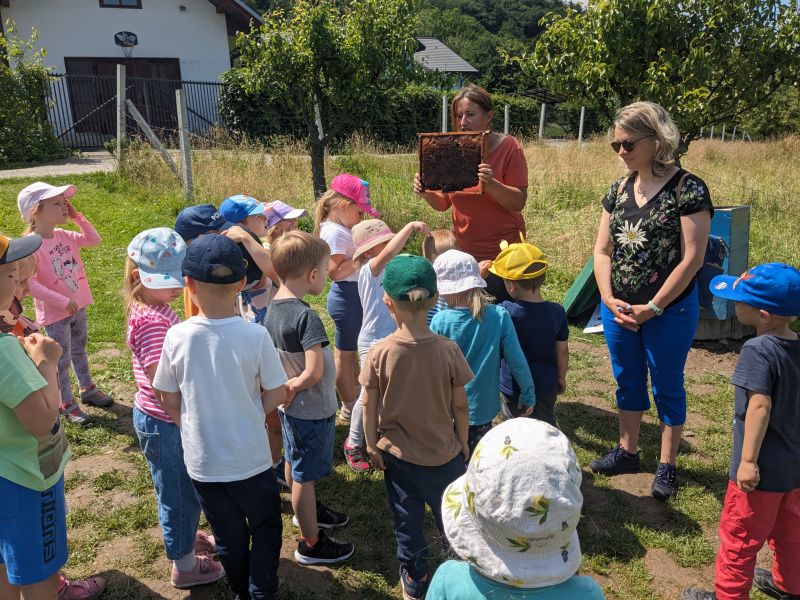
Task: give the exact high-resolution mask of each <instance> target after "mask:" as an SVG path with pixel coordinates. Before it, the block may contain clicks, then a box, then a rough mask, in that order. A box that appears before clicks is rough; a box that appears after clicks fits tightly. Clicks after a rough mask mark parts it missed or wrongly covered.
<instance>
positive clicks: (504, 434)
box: [442, 418, 583, 588]
mask: <svg viewBox="0 0 800 600" xmlns="http://www.w3.org/2000/svg"><path fill="white" fill-rule="evenodd" d="M580 486H581V471H580V468H579V467H578V463H577V460H576V458H575V452H574V451H573V450H572V447H571V446H570V443H569V440H568V439H567V437H566V436H565V435H564V434H563V433H561V432H560V431H559V430H558V429H556V428H555V427H553V426H552V425H548V424H547V423H545V422H543V421H539V420H536V419H528V418H517V419H510V420H508V421H505V422H503V423H501V424H500V425H498V426H497V427H495V428H493V429H492V430H490V431H489V433H487V434H486V435H485V436H484V437H483V439H482V440H481V441H480V442H479V443H478V446H477V447H476V448H475V452H474V453H473V455H472V459H471V460H470V462H469V466H468V467H467V472H466V473H465V474H464V475H462V476H461V477H459V478H458V479H456V480H455V481H454V482H453V483H451V484H450V485H449V486H448V487H447V489H446V490H445V492H444V495H443V496H442V519H443V521H444V529H445V534H446V535H447V539H448V540H449V541H450V545H451V546H452V547H453V550H455V551H456V553H458V555H459V556H460V557H461V558H463V559H464V560H466V561H467V562H469V563H470V564H472V566H473V567H475V569H476V570H477V571H478V572H479V573H480V574H481V575H483V576H484V577H488V578H489V579H492V580H493V581H497V582H499V583H503V584H505V585H511V586H515V587H520V588H540V587H546V586H551V585H557V584H559V583H563V582H564V581H566V580H567V579H569V578H570V577H572V576H573V575H575V573H576V572H577V571H578V567H580V564H581V548H580V544H579V542H578V534H577V532H576V530H575V528H576V527H577V525H578V521H579V520H580V516H581V506H582V505H583V495H582V494H581V490H580Z"/></svg>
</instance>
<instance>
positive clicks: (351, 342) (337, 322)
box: [328, 281, 363, 352]
mask: <svg viewBox="0 0 800 600" xmlns="http://www.w3.org/2000/svg"><path fill="white" fill-rule="evenodd" d="M328 314H329V315H330V316H331V319H332V320H333V326H334V329H335V332H334V336H333V345H334V347H336V348H338V349H339V350H344V351H346V352H355V351H356V350H357V349H358V334H359V332H360V331H361V318H362V316H363V313H362V310H361V298H360V297H359V295H358V282H357V281H334V282H333V283H332V284H331V289H330V291H329V292H328Z"/></svg>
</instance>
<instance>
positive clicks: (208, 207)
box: [175, 204, 231, 242]
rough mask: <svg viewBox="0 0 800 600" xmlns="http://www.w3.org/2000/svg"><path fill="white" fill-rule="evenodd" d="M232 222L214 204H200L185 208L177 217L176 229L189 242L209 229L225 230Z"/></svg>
mask: <svg viewBox="0 0 800 600" xmlns="http://www.w3.org/2000/svg"><path fill="white" fill-rule="evenodd" d="M230 226H231V224H230V223H228V222H227V221H226V220H225V217H223V216H222V214H221V213H220V212H219V211H218V210H217V209H216V208H214V206H213V205H212V204H200V205H198V206H189V207H187V208H184V209H183V210H182V211H181V212H180V213H178V217H177V218H176V219H175V231H177V232H178V235H179V236H181V237H182V238H183V241H184V242H189V241H191V240H193V239H194V238H196V237H197V236H200V235H203V234H204V233H208V232H209V231H223V230H224V229H227V228H228V227H230Z"/></svg>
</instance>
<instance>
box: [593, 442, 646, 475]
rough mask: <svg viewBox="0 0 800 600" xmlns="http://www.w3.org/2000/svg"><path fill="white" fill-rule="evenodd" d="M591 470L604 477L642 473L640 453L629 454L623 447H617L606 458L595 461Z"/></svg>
mask: <svg viewBox="0 0 800 600" xmlns="http://www.w3.org/2000/svg"><path fill="white" fill-rule="evenodd" d="M589 468H590V469H591V470H592V471H594V472H595V473H602V474H603V475H621V474H623V473H638V472H639V471H641V467H640V465H639V453H638V452H637V453H636V454H629V453H628V452H626V451H625V450H624V449H623V447H622V446H620V445H619V444H617V446H616V447H615V448H614V449H613V450H612V451H611V452H609V453H608V454H606V455H605V456H603V457H601V458H598V459H597V460H593V461H592V462H591V463H590V464H589Z"/></svg>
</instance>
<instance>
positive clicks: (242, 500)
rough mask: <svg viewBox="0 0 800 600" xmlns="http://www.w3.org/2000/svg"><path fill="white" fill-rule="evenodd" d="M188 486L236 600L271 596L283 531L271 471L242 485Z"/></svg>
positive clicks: (275, 588)
mask: <svg viewBox="0 0 800 600" xmlns="http://www.w3.org/2000/svg"><path fill="white" fill-rule="evenodd" d="M192 484H193V485H194V489H195V491H196V492H197V498H198V500H200V506H202V507H203V512H204V513H205V514H206V518H207V519H208V522H209V523H210V524H211V529H212V531H213V532H214V540H215V541H216V543H217V556H219V560H220V562H221V563H222V566H223V567H225V573H227V575H228V585H229V586H230V588H231V590H232V591H233V592H234V593H235V594H237V595H238V597H239V599H240V600H249V599H250V598H252V599H253V600H264V599H270V600H271V599H273V598H275V594H276V592H277V591H278V563H279V562H280V554H281V542H282V537H281V536H282V532H283V522H282V521H281V497H280V493H279V490H278V481H277V480H276V479H275V469H271V468H269V467H267V469H266V470H265V471H264V472H262V473H259V474H258V475H254V476H253V477H250V478H249V479H244V480H242V481H224V482H223V481H220V482H216V481H214V482H207V481H194V480H192Z"/></svg>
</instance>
